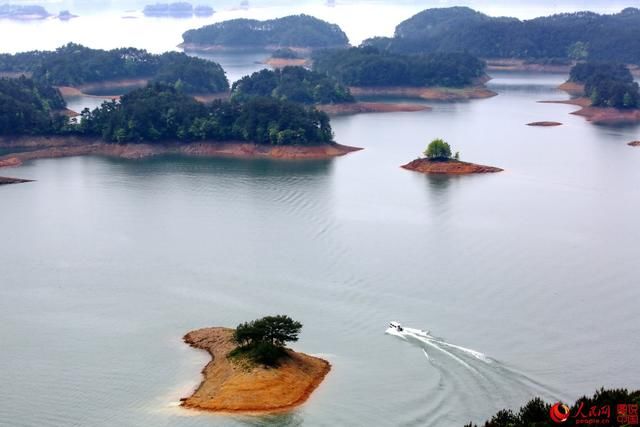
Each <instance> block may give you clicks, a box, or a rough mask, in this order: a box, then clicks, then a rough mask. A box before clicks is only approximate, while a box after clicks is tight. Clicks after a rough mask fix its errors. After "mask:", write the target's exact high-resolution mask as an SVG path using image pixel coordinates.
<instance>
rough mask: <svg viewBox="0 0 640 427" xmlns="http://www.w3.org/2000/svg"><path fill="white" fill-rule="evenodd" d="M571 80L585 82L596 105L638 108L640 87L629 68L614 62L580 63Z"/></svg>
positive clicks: (587, 93) (585, 87)
mask: <svg viewBox="0 0 640 427" xmlns="http://www.w3.org/2000/svg"><path fill="white" fill-rule="evenodd" d="M569 80H570V81H572V82H576V83H581V84H584V91H585V94H586V95H587V96H588V97H589V98H591V104H592V105H593V106H596V107H614V108H638V107H640V89H639V87H638V83H636V82H634V81H633V76H632V75H631V72H630V71H629V69H628V68H627V67H626V66H624V65H621V64H613V63H591V62H586V63H580V64H576V66H575V67H573V68H572V69H571V74H570V77H569Z"/></svg>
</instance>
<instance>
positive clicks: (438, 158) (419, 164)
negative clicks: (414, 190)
mask: <svg viewBox="0 0 640 427" xmlns="http://www.w3.org/2000/svg"><path fill="white" fill-rule="evenodd" d="M402 167H403V168H404V169H408V170H411V171H414V172H420V173H424V174H437V175H469V174H476V173H495V172H502V171H503V169H500V168H495V167H492V166H483V165H476V164H474V163H467V162H462V161H460V155H459V153H455V154H453V155H452V154H451V146H450V145H449V144H448V143H447V142H445V141H443V140H442V139H434V140H433V141H431V143H430V144H429V146H428V147H427V149H426V150H425V151H424V158H419V159H416V160H414V161H412V162H409V163H407V164H406V165H403V166H402Z"/></svg>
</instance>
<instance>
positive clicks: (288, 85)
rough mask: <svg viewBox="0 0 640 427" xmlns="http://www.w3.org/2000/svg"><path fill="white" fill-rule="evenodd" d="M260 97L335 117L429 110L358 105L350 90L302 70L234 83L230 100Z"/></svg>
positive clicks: (284, 70) (265, 73)
mask: <svg viewBox="0 0 640 427" xmlns="http://www.w3.org/2000/svg"><path fill="white" fill-rule="evenodd" d="M261 96H262V97H264V96H270V97H274V98H277V99H281V100H287V101H293V102H298V103H301V104H305V105H314V106H315V107H316V108H317V109H318V110H321V111H324V112H326V113H328V114H332V115H338V114H355V113H364V112H371V113H375V112H392V111H422V110H426V109H428V108H429V107H427V106H425V105H419V104H391V103H379V102H356V99H355V98H354V97H353V95H351V92H350V91H349V88H347V87H345V86H343V85H342V84H340V83H339V82H338V81H337V80H336V79H335V78H333V77H331V76H328V75H326V74H321V73H318V72H316V71H311V70H308V69H306V68H303V67H291V66H287V67H284V68H281V69H275V70H273V71H272V70H261V71H258V72H255V73H253V74H252V75H250V76H245V77H243V78H242V79H240V80H238V81H237V82H235V83H234V84H233V87H232V89H231V97H232V99H235V100H247V99H250V98H254V97H261Z"/></svg>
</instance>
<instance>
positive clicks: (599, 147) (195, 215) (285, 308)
mask: <svg viewBox="0 0 640 427" xmlns="http://www.w3.org/2000/svg"><path fill="white" fill-rule="evenodd" d="M339 9H340V8H336V9H335V11H336V12H337V11H338V10H339ZM364 9H367V8H364ZM364 9H363V11H362V13H366V12H365V10H364ZM400 9H401V10H403V12H402V13H405V12H404V9H402V8H400ZM332 13H333V12H332ZM411 13H413V12H410V13H409V14H411ZM397 14H398V16H399V15H400V14H401V12H400V11H398V12H397ZM78 22H81V21H78ZM105 22H108V21H105ZM136 22H137V25H138V31H139V33H140V34H141V37H140V38H139V39H136V38H132V39H130V40H129V41H131V43H126V44H133V45H134V46H137V47H147V48H151V47H150V45H149V46H145V45H144V44H138V41H144V40H147V37H148V36H147V35H146V34H148V33H151V32H153V31H155V30H156V29H157V27H156V26H157V25H160V24H158V23H156V21H155V20H144V19H140V20H137V21H136ZM165 22H166V23H167V25H169V26H170V27H171V28H174V30H175V31H176V33H177V34H179V31H177V29H178V27H179V26H180V25H183V22H182V21H178V22H174V21H170V20H167V21H165ZM72 23H73V21H72ZM391 24H393V25H391ZM395 24H397V22H396V21H394V22H393V23H389V25H390V26H395ZM2 25H3V26H4V25H5V22H2ZM11 25H14V24H11ZM15 25H17V24H15ZM25 25H26V26H31V25H42V27H41V28H47V26H48V25H50V23H49V22H47V23H41V24H25ZM51 25H52V24H51ZM56 25H61V24H56ZM140 26H142V28H143V29H142V30H141V29H140ZM3 28H4V27H3ZM8 28H11V31H14V28H16V27H8ZM20 28H22V27H20ZM109 28H110V27H109V25H108V24H105V25H104V26H102V27H94V30H96V31H97V32H99V33H100V34H101V36H100V37H98V36H95V37H97V39H98V38H101V39H102V40H104V43H113V42H115V41H114V40H111V39H110V38H109V36H108V34H109V31H110V29H109ZM346 29H347V31H349V29H348V28H346ZM174 30H167V33H170V31H174ZM3 31H4V30H3ZM15 31H17V32H15V33H14V32H12V33H11V34H12V36H11V37H8V38H13V39H19V37H18V36H19V34H21V33H19V32H18V30H15ZM20 31H22V30H20ZM46 31H48V30H46ZM51 31H52V33H51V34H53V33H54V32H55V31H54V30H51ZM78 31H80V30H78ZM132 31H133V30H132ZM350 35H351V33H350ZM85 36H86V34H80V33H79V37H80V40H77V41H78V42H83V40H82V37H85ZM165 36H166V35H164V34H160V33H158V37H157V40H156V41H157V44H156V45H155V46H153V48H152V50H153V51H164V50H167V49H171V48H172V47H173V46H175V45H176V44H177V43H178V42H179V38H178V39H177V40H172V41H171V42H170V43H169V42H168V41H167V40H165V38H164V37H165ZM92 37H93V36H92ZM117 37H120V36H117ZM167 37H168V36H167ZM43 38H46V37H43ZM97 39H96V40H97ZM147 42H149V43H151V41H150V39H149V40H147ZM2 43H3V46H4V43H6V39H5V38H4V37H3V38H2ZM144 43H146V42H144ZM101 47H115V46H101ZM263 56H266V55H262V56H261V54H258V53H254V54H248V55H229V54H225V55H217V56H214V59H217V60H218V61H220V62H221V64H222V65H223V66H224V67H225V69H227V71H228V72H229V75H230V77H231V80H235V79H236V78H237V77H239V76H242V75H244V74H246V73H249V72H251V71H254V70H256V69H259V68H260V67H261V66H260V65H258V64H255V62H256V61H257V60H259V59H260V58H261V57H263ZM492 76H493V77H494V79H493V80H492V81H491V82H490V83H489V86H490V87H491V88H492V89H493V90H495V91H497V92H498V93H499V96H497V97H495V98H491V99H487V100H481V101H473V102H468V103H456V104H449V103H430V105H432V106H433V107H434V109H433V111H431V112H418V113H391V114H364V115H358V116H349V117H340V118H334V119H332V126H333V128H334V131H335V134H336V140H337V141H338V142H340V143H342V144H347V145H354V146H359V147H364V148H365V150H364V151H361V152H357V153H353V154H350V155H348V156H345V157H342V158H338V159H334V160H330V161H306V162H277V161H264V160H260V161H248V160H231V159H185V158H177V157H169V158H157V159H152V160H148V161H124V160H114V159H105V158H99V157H86V158H83V157H78V158H69V159H51V160H40V161H36V162H31V163H28V164H26V165H24V166H22V167H21V168H19V169H15V170H3V171H2V174H3V175H17V176H20V177H24V178H31V179H36V180H37V182H36V183H33V184H23V185H16V186H5V187H2V188H0V224H2V236H3V238H2V240H1V241H0V271H2V276H1V279H0V340H1V341H0V367H2V368H1V369H0V426H7V427H9V426H11V427H13V426H34V427H35V426H43V425H46V426H70V425H81V426H114V425H118V426H142V425H145V426H146V425H149V426H152V425H153V426H157V425H170V426H180V427H182V426H185V427H186V426H197V427H204V426H226V425H239V426H242V425H264V424H272V425H309V426H315V425H383V426H386V425H389V426H392V425H393V426H396V425H411V426H418V425H435V426H452V425H463V424H464V423H466V422H468V421H470V420H473V421H475V422H478V423H480V422H483V421H484V420H485V419H486V418H488V417H489V416H491V415H492V414H494V413H495V412H496V411H497V410H499V409H502V408H505V407H512V408H517V407H519V406H520V405H522V404H524V403H525V402H526V401H527V400H528V399H529V398H531V397H533V396H534V395H542V396H544V397H546V398H547V399H549V400H551V399H557V398H562V399H574V398H576V397H578V396H580V395H582V394H589V393H592V392H593V391H594V390H595V389H596V388H599V387H600V386H606V387H622V386H626V387H634V388H637V385H638V383H640V372H639V371H638V370H637V369H635V368H634V367H635V366H636V365H637V357H636V355H637V354H638V353H640V342H639V341H638V339H637V331H636V327H635V325H637V324H638V321H639V320H640V319H639V315H638V304H639V303H640V289H639V288H638V279H637V278H638V273H639V268H638V264H637V253H638V242H639V241H640V227H639V226H638V212H640V189H639V187H638V185H637V183H638V182H640V151H638V150H639V149H633V148H631V147H628V146H627V145H626V143H627V142H629V141H631V140H634V139H640V138H639V136H640V127H637V126H631V127H601V126H594V125H592V124H590V123H588V122H587V121H585V120H584V119H583V118H581V117H577V116H573V115H570V114H569V113H570V112H571V111H573V110H574V109H575V108H574V107H571V106H567V105H554V104H539V103H537V101H539V100H547V99H565V98H567V95H566V94H564V93H563V92H561V91H558V90H556V89H555V87H557V85H558V84H560V83H562V82H563V81H564V80H565V79H566V76H565V75H540V74H525V73H492ZM74 102H75V105H74V106H73V108H76V107H82V106H84V105H89V103H90V102H95V101H94V100H91V99H87V98H80V99H76V100H75V101H74ZM539 120H556V121H559V122H563V123H564V125H563V126H561V127H558V128H531V127H527V126H525V124H526V123H528V122H532V121H539ZM436 137H443V138H445V139H447V140H448V141H449V142H450V143H451V144H452V145H453V147H454V150H457V151H460V152H461V155H462V158H463V160H468V161H472V162H477V163H482V164H488V165H493V166H499V167H502V168H504V169H505V172H503V173H500V174H494V175H486V176H469V177H453V178H443V177H426V176H422V175H419V174H416V173H412V172H409V171H405V170H403V169H400V168H399V166H400V165H402V164H404V163H406V162H408V161H410V160H412V159H414V158H415V157H417V156H418V155H419V154H420V152H421V151H422V150H423V149H424V147H425V145H426V143H427V142H428V141H429V140H431V139H433V138H436ZM275 313H286V314H289V315H291V316H292V317H293V318H295V319H299V320H300V321H301V322H302V323H303V324H304V325H305V326H304V329H303V333H302V339H301V340H300V342H299V343H296V345H295V346H294V347H295V348H296V349H300V350H302V351H305V352H307V353H310V354H317V355H321V356H322V357H325V358H327V359H328V360H329V361H330V362H331V363H332V364H333V370H332V372H331V374H330V375H329V376H328V377H327V380H326V381H325V383H323V385H322V386H321V387H320V388H319V390H318V391H317V392H316V393H315V394H314V395H313V396H312V398H311V400H310V401H309V402H308V403H307V404H305V405H304V406H302V407H301V408H300V409H298V410H296V411H294V412H292V413H291V414H287V415H283V416H278V417H268V418H229V417H221V416H211V415H202V414H195V413H192V412H188V411H183V410H180V409H178V408H176V407H175V402H177V401H178V399H179V398H180V397H183V396H186V395H187V394H189V393H190V391H191V389H192V387H193V386H195V385H196V384H197V383H198V382H199V380H200V370H201V368H202V366H203V365H204V364H205V363H206V362H207V361H208V356H207V355H206V354H203V353H199V352H196V351H194V350H192V349H190V348H189V347H188V346H186V345H185V344H183V343H182V341H181V337H182V335H183V334H184V333H186V332H188V331H189V330H192V329H196V328H200V327H206V326H216V325H223V326H234V325H236V324H237V323H239V322H241V321H245V320H247V319H252V318H256V317H259V316H262V315H266V314H275ZM390 320H398V321H400V322H402V323H403V324H404V325H406V326H409V327H413V328H416V329H425V330H427V329H428V330H430V332H431V334H432V335H433V336H434V337H436V338H437V340H436V341H435V342H431V344H433V345H435V346H440V347H442V348H443V349H445V350H447V352H449V353H450V354H447V353H446V352H443V351H439V350H437V349H435V348H434V347H433V346H431V344H429V343H425V342H424V341H423V340H421V339H420V336H414V337H408V338H407V339H406V340H405V339H402V338H400V337H395V336H390V335H385V334H384V332H385V329H386V327H387V324H388V321H390ZM443 343H444V344H443ZM447 344H449V345H458V346H462V347H464V348H466V349H472V350H476V351H478V352H481V353H482V354H483V355H484V356H485V357H486V359H487V360H488V361H487V360H483V359H479V358H477V357H475V356H473V354H471V353H468V352H465V351H462V350H460V349H456V348H452V347H450V346H449V347H448V346H447ZM425 352H426V354H427V355H428V358H427V357H425ZM452 355H453V357H452Z"/></svg>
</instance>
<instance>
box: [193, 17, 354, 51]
mask: <svg viewBox="0 0 640 427" xmlns="http://www.w3.org/2000/svg"><path fill="white" fill-rule="evenodd" d="M182 38H183V40H184V42H185V43H194V44H200V45H223V46H230V47H243V46H244V47H247V46H249V47H259V46H283V47H288V46H295V47H309V48H322V47H331V46H346V45H348V43H349V39H348V38H347V35H346V34H345V33H344V32H343V31H342V30H341V29H340V27H339V26H337V25H335V24H330V23H328V22H326V21H322V20H320V19H318V18H315V17H313V16H309V15H292V16H286V17H284V18H278V19H270V20H267V21H258V20H255V19H232V20H229V21H224V22H219V23H217V24H213V25H207V26H204V27H202V28H198V29H194V30H189V31H187V32H185V33H184V34H183V35H182Z"/></svg>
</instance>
